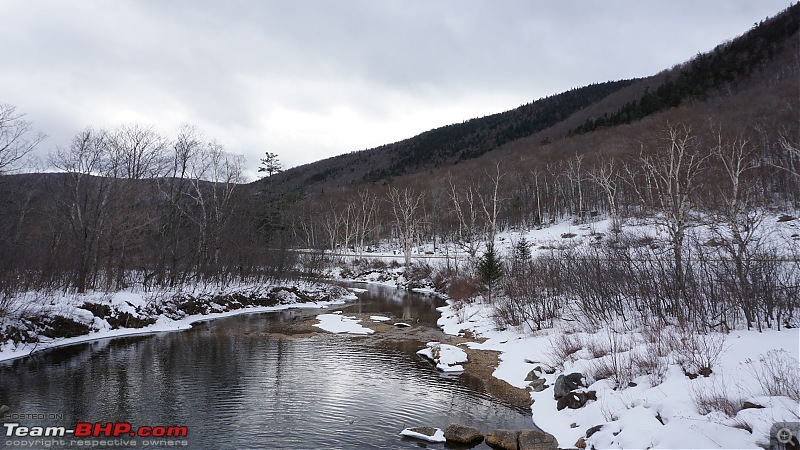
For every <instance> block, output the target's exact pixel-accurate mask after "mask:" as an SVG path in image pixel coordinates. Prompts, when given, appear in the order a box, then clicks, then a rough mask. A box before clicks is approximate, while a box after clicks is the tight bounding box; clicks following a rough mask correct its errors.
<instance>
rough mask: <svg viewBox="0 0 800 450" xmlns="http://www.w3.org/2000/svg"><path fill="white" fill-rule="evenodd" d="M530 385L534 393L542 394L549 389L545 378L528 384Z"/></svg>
mask: <svg viewBox="0 0 800 450" xmlns="http://www.w3.org/2000/svg"><path fill="white" fill-rule="evenodd" d="M528 385H529V386H530V387H531V388H532V389H533V392H542V391H543V390H545V389H547V385H546V384H545V380H544V379H543V378H539V379H536V380H533V381H531V382H530V383H528Z"/></svg>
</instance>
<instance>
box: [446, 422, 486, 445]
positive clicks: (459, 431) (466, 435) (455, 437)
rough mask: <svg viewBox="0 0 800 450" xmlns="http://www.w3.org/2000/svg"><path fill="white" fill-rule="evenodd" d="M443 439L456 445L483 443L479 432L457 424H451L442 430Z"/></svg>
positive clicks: (481, 434)
mask: <svg viewBox="0 0 800 450" xmlns="http://www.w3.org/2000/svg"><path fill="white" fill-rule="evenodd" d="M444 437H445V439H447V442H453V443H456V444H478V443H480V442H481V441H483V433H481V432H480V430H478V429H477V428H472V427H468V426H464V425H459V424H457V423H451V424H450V425H448V426H447V428H445V429H444Z"/></svg>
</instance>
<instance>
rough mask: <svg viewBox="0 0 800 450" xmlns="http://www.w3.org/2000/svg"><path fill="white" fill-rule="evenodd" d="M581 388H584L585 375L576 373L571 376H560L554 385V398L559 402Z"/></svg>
mask: <svg viewBox="0 0 800 450" xmlns="http://www.w3.org/2000/svg"><path fill="white" fill-rule="evenodd" d="M579 387H583V374H581V373H578V372H574V373H571V374H569V375H559V376H558V378H556V382H555V384H554V385H553V397H554V398H555V399H556V400H558V399H560V398H561V397H563V396H565V395H567V394H569V392H570V391H574V390H575V389H578V388H579Z"/></svg>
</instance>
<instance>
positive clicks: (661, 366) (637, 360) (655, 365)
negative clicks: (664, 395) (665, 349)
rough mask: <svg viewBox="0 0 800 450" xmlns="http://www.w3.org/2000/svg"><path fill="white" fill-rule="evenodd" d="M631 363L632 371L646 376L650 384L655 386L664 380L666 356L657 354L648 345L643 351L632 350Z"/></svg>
mask: <svg viewBox="0 0 800 450" xmlns="http://www.w3.org/2000/svg"><path fill="white" fill-rule="evenodd" d="M631 363H632V366H633V368H634V372H635V373H636V374H639V375H645V376H647V379H648V381H650V385H651V386H657V385H659V384H661V383H662V382H663V381H664V376H665V375H666V373H667V361H666V358H664V357H662V356H659V354H658V352H653V351H651V350H650V346H649V345H648V346H647V349H645V351H632V352H631Z"/></svg>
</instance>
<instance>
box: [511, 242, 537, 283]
mask: <svg viewBox="0 0 800 450" xmlns="http://www.w3.org/2000/svg"><path fill="white" fill-rule="evenodd" d="M531 256H532V255H531V244H530V242H528V240H527V239H525V238H521V239H520V240H519V242H517V243H516V244H514V259H513V264H514V265H513V267H512V268H511V270H512V272H513V273H514V275H520V274H524V273H525V270H526V268H527V267H528V264H529V263H530V261H531Z"/></svg>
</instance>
